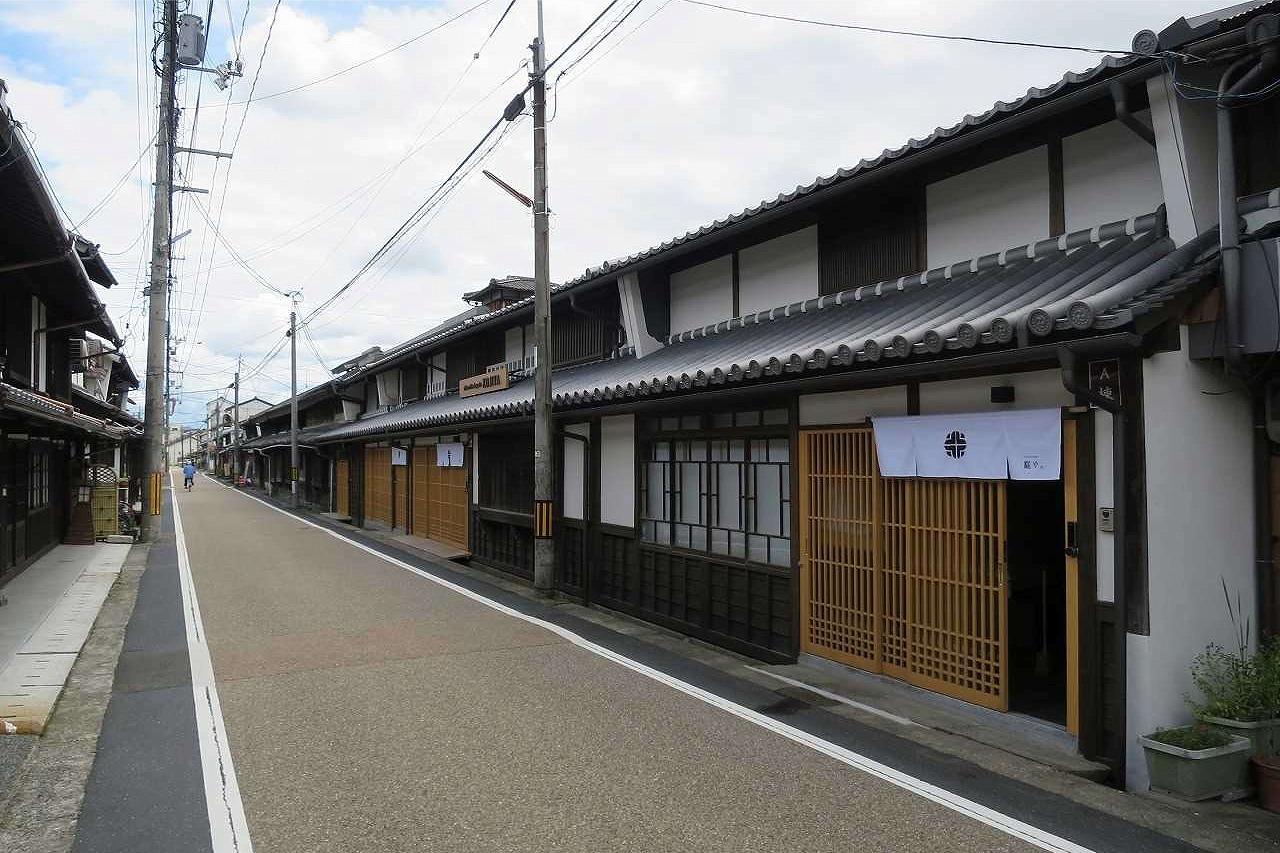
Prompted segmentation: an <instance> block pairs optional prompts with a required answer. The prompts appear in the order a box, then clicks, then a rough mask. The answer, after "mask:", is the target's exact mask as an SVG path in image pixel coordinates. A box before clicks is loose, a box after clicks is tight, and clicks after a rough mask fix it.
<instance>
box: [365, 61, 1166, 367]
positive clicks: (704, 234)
mask: <svg viewBox="0 0 1280 853" xmlns="http://www.w3.org/2000/svg"><path fill="white" fill-rule="evenodd" d="M1159 67H1160V66H1159V61H1158V60H1157V59H1154V58H1151V57H1145V56H1135V55H1126V56H1122V57H1115V56H1106V57H1104V58H1103V60H1102V61H1101V62H1100V63H1098V64H1097V65H1095V66H1094V67H1092V68H1089V69H1087V70H1085V71H1080V72H1068V73H1067V74H1065V75H1064V76H1063V77H1062V78H1061V79H1059V80H1058V81H1057V82H1055V83H1053V84H1052V85H1050V86H1047V87H1044V88H1032V89H1029V90H1027V92H1026V94H1024V95H1023V96H1022V97H1020V98H1017V99H1016V100H1014V101H1011V102H1004V101H998V102H997V103H996V104H995V105H994V106H992V107H991V109H989V110H987V111H986V112H984V113H982V114H980V115H976V116H974V115H966V116H965V117H964V118H963V119H961V120H960V121H959V122H957V123H955V124H953V125H951V126H950V127H945V128H944V127H939V128H936V129H935V130H934V131H933V132H932V133H931V134H929V135H928V136H926V137H924V138H922V139H911V140H908V141H907V143H906V144H904V145H903V146H901V147H900V148H892V149H885V150H884V151H882V152H881V153H880V154H879V156H877V157H874V158H871V159H866V160H862V161H860V162H859V163H857V164H856V165H854V166H852V167H849V168H842V169H838V170H837V171H836V172H835V173H834V174H831V175H827V176H824V177H818V178H815V179H814V181H813V182H812V183H810V184H807V185H805V186H798V187H796V188H795V189H794V190H791V191H790V192H786V193H782V194H780V195H778V196H776V197H775V198H772V199H767V200H764V201H761V202H760V203H759V204H757V205H755V206H754V207H749V208H747V209H745V210H742V211H740V212H738V213H735V214H732V215H730V216H728V217H726V218H724V219H717V220H715V221H714V222H711V223H708V224H707V225H704V226H702V227H701V228H698V229H695V230H693V231H689V232H686V233H685V234H682V235H680V236H678V237H674V238H672V239H670V240H667V241H665V242H663V243H660V244H658V245H656V246H651V247H650V248H648V249H645V250H644V251H642V252H637V253H635V254H632V255H628V256H626V257H623V258H615V259H613V260H609V261H606V262H604V263H602V264H599V265H597V266H594V267H589V268H588V269H586V270H585V271H584V272H583V273H582V274H581V275H579V276H577V277H576V278H573V279H571V280H569V281H566V282H564V283H563V284H559V285H552V287H551V293H552V295H553V296H555V295H557V294H560V293H561V292H563V291H565V290H571V289H576V288H579V287H582V286H585V285H588V284H592V283H599V282H600V281H601V280H602V279H610V278H614V277H616V276H618V275H621V274H623V273H624V272H626V271H628V270H630V269H633V268H638V267H641V266H646V265H648V264H650V263H656V262H657V261H658V260H659V259H660V257H661V256H664V255H666V254H668V253H669V252H673V251H676V250H692V248H694V247H695V246H696V245H701V244H704V243H706V242H710V241H712V240H714V239H717V238H719V237H720V236H722V235H724V233H725V232H726V231H728V230H730V229H736V228H739V227H747V226H751V225H754V224H755V223H756V221H758V220H762V219H764V218H765V217H766V216H770V215H781V214H782V213H784V212H786V211H789V210H790V209H791V208H794V207H798V206H799V205H800V204H801V203H803V202H806V201H808V200H810V199H816V198H817V197H818V196H820V195H825V194H826V193H827V192H828V191H833V190H836V189H838V188H840V187H842V186H844V185H848V184H851V183H852V182H854V181H855V180H856V179H860V178H862V177H864V176H867V175H870V174H871V173H873V172H877V171H879V170H882V169H884V168H885V167H887V166H890V165H894V164H897V163H900V162H905V161H909V160H910V159H912V158H913V157H916V156H918V155H919V154H921V153H922V152H924V151H927V150H933V149H937V148H939V147H940V146H941V145H942V144H944V143H947V142H951V141H954V140H959V139H960V138H962V137H966V136H969V135H971V134H972V133H973V132H974V131H977V130H980V129H985V128H990V127H993V126H996V125H998V123H999V122H1001V121H1003V120H1006V119H1009V118H1012V117H1014V116H1016V115H1019V114H1021V113H1025V112H1026V111H1028V110H1029V109H1030V108H1032V107H1038V106H1042V105H1052V103H1053V102H1054V101H1055V100H1056V99H1058V98H1061V97H1065V96H1068V95H1073V94H1077V93H1079V92H1080V91H1081V90H1083V89H1086V88H1088V87H1091V86H1093V85H1095V84H1104V83H1106V84H1109V83H1110V82H1113V81H1114V80H1115V79H1116V78H1117V77H1119V76H1122V75H1124V76H1128V75H1137V76H1138V77H1141V76H1143V75H1149V74H1153V73H1155V72H1156V71H1157V70H1158V69H1159ZM532 307H533V297H532V296H529V297H526V298H524V299H521V300H519V301H517V302H512V303H511V304H510V305H507V306H505V307H503V308H501V309H499V310H497V311H492V312H488V313H484V314H481V315H479V316H476V317H471V318H467V319H464V320H463V321H461V322H459V323H456V324H455V325H452V326H448V327H447V328H445V327H437V329H435V330H432V331H430V332H427V333H424V334H422V335H419V336H418V337H416V338H412V339H410V340H409V341H406V342H405V343H403V344H400V345H398V346H396V347H394V348H392V349H391V350H389V351H388V352H386V353H384V354H383V355H382V356H381V357H380V358H379V359H378V360H377V361H374V362H371V363H370V364H368V365H365V366H364V367H362V368H360V369H359V370H358V371H355V372H353V373H351V374H349V375H347V376H344V377H342V378H341V380H340V381H342V382H352V381H356V380H359V379H361V378H363V377H365V376H368V375H370V374H372V373H376V372H377V371H378V370H380V369H384V368H386V367H387V366H388V365H389V364H391V363H392V362H394V361H396V360H398V359H402V358H403V357H404V356H405V355H407V354H409V353H412V352H415V351H418V350H421V349H424V348H427V347H430V346H433V345H436V344H439V343H442V342H443V341H445V340H446V339H450V338H453V337H455V336H457V335H461V334H463V333H468V332H470V331H472V330H473V329H475V328H477V327H478V326H481V325H486V324H488V323H491V322H494V321H497V320H499V319H502V318H508V317H510V316H511V315H513V314H516V313H518V312H521V311H526V310H531V309H532Z"/></svg>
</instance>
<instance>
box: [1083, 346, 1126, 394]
mask: <svg viewBox="0 0 1280 853" xmlns="http://www.w3.org/2000/svg"><path fill="white" fill-rule="evenodd" d="M1089 390H1090V391H1092V392H1093V393H1095V394H1097V395H1098V396H1099V397H1106V398H1107V399H1108V400H1115V401H1116V404H1117V405H1122V404H1123V403H1124V401H1123V400H1121V399H1120V359H1118V358H1103V359H1099V360H1098V361H1091V362H1089Z"/></svg>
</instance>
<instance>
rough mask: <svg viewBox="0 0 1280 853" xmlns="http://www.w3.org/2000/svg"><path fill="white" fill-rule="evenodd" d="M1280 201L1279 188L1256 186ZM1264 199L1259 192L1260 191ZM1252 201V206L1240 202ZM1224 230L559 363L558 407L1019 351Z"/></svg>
mask: <svg viewBox="0 0 1280 853" xmlns="http://www.w3.org/2000/svg"><path fill="white" fill-rule="evenodd" d="M1252 198H1253V209H1260V208H1259V207H1258V205H1259V204H1263V203H1265V205H1267V206H1270V207H1280V192H1273V193H1271V194H1267V195H1266V196H1265V197H1252ZM1259 198H1262V199H1263V201H1262V202H1260V201H1259V200H1258V199H1259ZM1242 209H1247V208H1242ZM1216 236H1217V235H1216V232H1213V231H1210V232H1208V233H1206V234H1205V235H1202V236H1201V237H1199V238H1197V239H1196V240H1194V241H1191V242H1190V243H1188V244H1185V245H1184V246H1182V247H1178V248H1175V247H1174V246H1173V243H1172V241H1171V240H1169V238H1168V237H1167V236H1165V235H1164V230H1163V217H1162V216H1161V215H1159V214H1148V215H1147V216H1143V217H1138V218H1135V219H1130V220H1127V221H1121V222H1114V223H1109V224H1106V225H1101V226H1097V227H1094V228H1092V229H1088V230H1082V231H1078V232H1074V233H1072V234H1068V235H1064V236H1062V237H1059V238H1053V239H1048V240H1042V241H1039V242H1037V243H1033V244H1028V245H1022V246H1017V247H1014V248H1011V249H1007V250H1005V251H1003V252H999V253H996V254H991V255H984V256H982V257H978V258H973V259H971V260H970V261H967V262H964V263H958V264H950V265H948V266H945V267H937V268H935V269H931V270H927V271H925V272H922V273H919V274H916V275H911V276H904V277H901V278H898V279H894V280H890V281H884V282H880V283H879V284H875V285H868V286H865V287H859V288H855V289H853V290H847V291H844V292H841V293H836V294H832V295H828V296H822V297H818V298H815V299H810V300H807V301H805V302H798V303H794V304H791V305H785V306H779V307H777V308H774V309H772V310H769V311H762V312H759V313H757V314H753V315H750V316H746V317H737V318H733V319H731V320H725V321H722V322H720V323H716V324H714V325H710V326H706V327H704V328H701V329H695V330H692V331H688V332H682V333H681V334H679V335H677V336H674V337H672V338H669V339H668V340H667V342H666V345H665V346H664V347H663V348H662V349H660V350H658V351H657V352H655V353H652V354H651V355H649V356H648V357H646V358H643V359H636V358H634V357H629V356H627V357H618V358H614V359H610V360H607V361H602V362H596V363H593V364H587V365H582V366H579V367H574V368H567V369H564V370H559V371H556V372H555V373H554V374H553V375H552V395H553V404H554V407H555V408H556V409H558V410H567V409H574V408H579V407H585V406H598V405H613V404H618V403H625V402H627V401H630V400H643V399H653V398H657V397H661V396H664V395H669V394H678V393H687V392H696V391H699V390H706V391H712V390H716V389H718V388H728V387H732V386H745V385H749V384H752V383H755V382H766V381H771V380H785V379H800V378H803V377H805V376H810V375H816V374H822V373H828V372H831V373H834V372H842V371H843V372H848V371H857V370H860V369H867V368H872V367H877V366H879V367H883V366H887V365H892V364H895V363H904V364H905V363H907V362H909V361H918V362H922V363H923V362H926V361H927V360H936V363H937V368H938V370H939V371H940V372H941V371H944V370H945V369H946V367H945V360H946V359H947V358H951V357H955V356H962V355H965V354H967V353H974V352H977V351H980V350H989V351H994V350H1007V351H1011V352H1016V351H1017V350H1018V349H1020V348H1023V347H1030V346H1031V345H1032V344H1034V343H1036V342H1040V341H1043V342H1046V343H1047V342H1052V341H1059V340H1074V339H1078V338H1081V337H1091V336H1097V335H1100V334H1104V333H1107V332H1111V331H1115V330H1121V329H1124V328H1126V327H1132V326H1134V325H1135V323H1136V321H1137V320H1138V319H1139V318H1140V317H1143V316H1144V315H1150V314H1155V313H1157V312H1159V311H1161V310H1163V309H1164V308H1165V307H1166V306H1167V305H1168V304H1169V303H1170V301H1171V300H1174V299H1177V298H1178V297H1180V296H1182V295H1183V294H1185V293H1187V292H1188V290H1189V289H1190V288H1192V287H1194V286H1196V285H1198V284H1200V283H1201V282H1204V281H1205V280H1207V279H1209V278H1211V277H1213V276H1215V275H1216V272H1217V269H1218V259H1217V257H1216V255H1212V254H1211V253H1210V254H1206V253H1209V252H1210V250H1211V248H1212V245H1213V243H1214V241H1215V240H1216ZM532 409H533V383H531V382H528V381H522V382H519V383H517V384H514V385H512V386H511V387H509V388H506V389H503V390H501V391H496V392H492V393H489V394H484V395H479V396H476V397H468V398H461V397H458V396H456V395H449V396H447V397H443V398H437V399H434V400H426V401H421V402H417V403H411V404H409V405H407V406H403V407H401V408H399V409H395V410H392V411H390V412H385V413H382V414H379V415H375V416H372V417H368V418H362V419H360V420H358V421H355V422H353V423H347V424H337V425H334V426H333V427H330V428H329V429H327V430H326V431H324V432H322V433H320V434H319V435H318V436H317V437H316V440H317V441H319V442H322V443H326V442H335V441H345V440H354V439H361V438H367V437H373V436H378V435H393V434H398V433H404V432H412V431H416V430H422V429H430V428H435V427H446V426H449V425H454V424H462V423H475V422H479V421H485V420H490V419H495V418H509V417H518V416H525V415H529V414H531V413H532Z"/></svg>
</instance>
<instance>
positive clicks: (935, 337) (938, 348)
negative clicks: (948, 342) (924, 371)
mask: <svg viewBox="0 0 1280 853" xmlns="http://www.w3.org/2000/svg"><path fill="white" fill-rule="evenodd" d="M944 343H945V341H943V339H942V335H940V334H938V333H937V331H935V330H934V329H930V330H929V331H927V332H925V333H924V348H925V349H926V350H928V351H929V352H931V353H933V354H934V355H937V354H938V353H940V352H942V346H943V344H944Z"/></svg>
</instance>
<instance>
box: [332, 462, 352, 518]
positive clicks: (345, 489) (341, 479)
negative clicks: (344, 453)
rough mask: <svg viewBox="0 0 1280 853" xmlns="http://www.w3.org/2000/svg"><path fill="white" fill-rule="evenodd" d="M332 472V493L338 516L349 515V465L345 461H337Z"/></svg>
mask: <svg viewBox="0 0 1280 853" xmlns="http://www.w3.org/2000/svg"><path fill="white" fill-rule="evenodd" d="M334 467H335V469H336V470H335V472H334V487H333V488H334V493H335V495H336V497H337V510H338V514H339V515H350V514H351V491H350V482H351V463H350V462H348V461H347V460H345V459H339V460H338V464H337V465H336V466H334Z"/></svg>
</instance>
